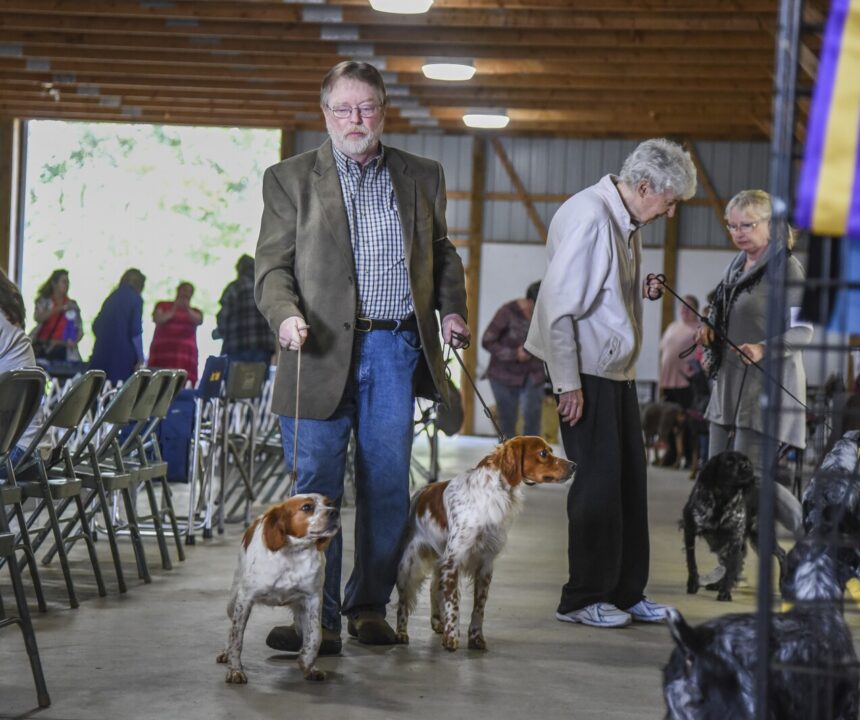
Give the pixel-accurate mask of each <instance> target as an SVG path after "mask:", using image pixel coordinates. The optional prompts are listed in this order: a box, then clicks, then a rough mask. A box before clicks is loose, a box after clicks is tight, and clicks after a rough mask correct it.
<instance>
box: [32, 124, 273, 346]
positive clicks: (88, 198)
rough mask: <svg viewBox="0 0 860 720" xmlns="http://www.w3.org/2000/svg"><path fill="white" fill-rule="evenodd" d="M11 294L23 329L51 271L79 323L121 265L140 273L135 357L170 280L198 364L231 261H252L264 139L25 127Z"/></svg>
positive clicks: (261, 134)
mask: <svg viewBox="0 0 860 720" xmlns="http://www.w3.org/2000/svg"><path fill="white" fill-rule="evenodd" d="M28 129H29V135H28V158H27V191H26V225H25V231H24V233H25V234H24V253H23V275H22V291H23V293H24V299H25V302H26V304H27V310H28V313H29V315H30V323H29V325H28V329H29V328H30V327H32V326H33V324H34V322H33V319H32V312H33V304H34V301H35V295H36V291H37V290H38V288H39V286H40V285H41V284H42V283H43V282H44V281H45V280H46V279H47V278H48V276H49V275H50V274H51V272H52V271H53V270H54V269H55V268H59V267H62V268H65V269H66V270H68V271H69V275H70V282H71V287H70V290H69V295H70V296H71V297H72V298H73V299H74V300H76V301H77V302H78V304H79V305H80V307H81V312H82V315H83V319H84V339H83V340H82V342H81V354H82V356H83V357H84V359H87V358H89V355H90V352H91V350H92V344H93V337H92V333H91V332H90V324H91V323H92V320H93V319H94V318H95V316H96V315H97V314H98V311H99V308H100V307H101V304H102V302H103V301H104V299H105V297H107V295H108V294H109V293H110V292H111V291H112V290H113V289H114V288H115V287H116V285H117V283H118V282H119V278H120V276H121V275H122V273H123V271H125V270H126V269H127V268H129V267H137V268H140V270H142V271H143V273H144V275H146V278H147V281H146V289H145V290H144V302H145V305H144V322H143V326H144V352H145V353H147V354H148V348H149V342H150V340H151V338H152V331H153V327H154V324H153V322H152V310H153V308H154V306H155V303H156V302H158V301H160V300H171V299H173V297H174V296H175V293H176V286H177V284H178V283H179V282H180V281H185V280H187V281H189V282H191V283H193V284H194V286H195V288H196V292H195V294H194V298H193V301H192V304H193V305H194V306H196V307H198V308H200V309H201V310H202V311H203V314H204V324H203V325H202V326H201V328H200V329H199V330H198V334H197V342H198V346H199V348H200V356H201V360H202V359H204V358H205V357H206V356H207V355H209V354H216V353H218V352H219V350H220V345H221V344H220V341H214V340H212V339H211V332H212V329H213V328H214V327H215V313H216V312H217V311H218V300H219V298H220V297H221V292H222V291H223V289H224V286H225V285H227V283H228V282H230V281H231V280H232V279H233V278H234V277H235V264H236V260H237V259H238V257H239V256H240V255H241V254H242V253H248V254H251V255H253V253H254V246H255V244H256V240H257V233H258V231H259V223H260V214H261V212H262V208H263V203H262V195H261V192H262V191H261V188H262V178H263V171H264V170H265V169H266V167H268V166H269V165H272V164H273V163H275V162H277V160H278V142H279V133H278V132H277V131H273V130H247V129H237V128H201V127H179V126H159V125H127V124H107V123H68V122H55V121H32V122H30V123H29V124H28Z"/></svg>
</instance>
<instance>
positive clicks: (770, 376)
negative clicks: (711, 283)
mask: <svg viewBox="0 0 860 720" xmlns="http://www.w3.org/2000/svg"><path fill="white" fill-rule="evenodd" d="M802 6H803V3H802V0H782V1H781V3H780V9H779V27H778V29H777V36H776V57H775V73H774V92H773V125H772V132H771V143H770V179H769V190H770V195H771V198H772V202H773V215H772V220H771V226H772V227H775V228H778V227H780V226H781V224H782V223H783V222H784V221H785V220H787V219H788V215H789V206H790V203H791V192H792V186H791V178H792V145H793V136H794V107H795V88H796V83H797V58H798V47H799V41H800V17H801V9H802ZM785 241H786V238H782V237H771V239H770V242H771V244H773V243H780V244H784V243H785ZM775 249H776V248H775ZM772 257H773V256H772ZM786 268H787V264H786V263H778V262H770V263H768V268H767V281H768V283H769V288H770V297H769V298H768V313H767V337H776V336H778V335H781V334H782V332H783V331H784V327H783V322H784V317H785V311H786V310H785V302H786V298H785V271H786ZM765 369H766V371H767V373H766V375H767V376H766V378H765V381H764V393H763V396H762V412H763V413H764V418H763V419H764V447H763V448H762V459H763V468H764V472H763V476H762V478H761V487H760V489H759V508H758V528H759V530H758V532H759V538H758V553H759V556H758V557H759V572H758V623H757V625H758V634H757V641H758V642H757V644H758V648H757V649H758V653H757V654H758V658H759V663H758V668H757V672H756V717H758V718H767V717H769V711H768V681H769V674H770V660H771V658H770V630H771V628H770V624H771V603H772V594H773V584H772V582H771V567H772V566H771V563H772V558H773V548H774V545H775V543H776V539H775V535H774V482H775V477H776V453H777V440H776V437H777V434H778V429H779V415H780V400H781V395H780V391H779V387H778V379H779V378H781V377H782V348H781V347H771V346H770V345H768V351H767V353H766V355H765Z"/></svg>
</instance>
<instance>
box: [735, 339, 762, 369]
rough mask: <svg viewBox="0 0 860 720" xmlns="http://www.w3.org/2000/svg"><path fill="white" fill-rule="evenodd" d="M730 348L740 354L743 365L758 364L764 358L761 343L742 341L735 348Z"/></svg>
mask: <svg viewBox="0 0 860 720" xmlns="http://www.w3.org/2000/svg"><path fill="white" fill-rule="evenodd" d="M732 350H733V351H734V352H736V353H737V354H738V355H740V357H741V360H742V361H743V364H744V365H752V364H758V363H760V362H761V361H762V358H764V345H762V344H761V343H744V344H743V345H738V349H737V350H735V349H734V348H732Z"/></svg>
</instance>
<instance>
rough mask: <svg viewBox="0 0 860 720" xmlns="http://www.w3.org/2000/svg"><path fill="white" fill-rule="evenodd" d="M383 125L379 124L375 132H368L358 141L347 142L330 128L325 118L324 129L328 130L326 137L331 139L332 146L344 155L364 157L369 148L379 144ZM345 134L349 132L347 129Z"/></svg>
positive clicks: (335, 130) (382, 123)
mask: <svg viewBox="0 0 860 720" xmlns="http://www.w3.org/2000/svg"><path fill="white" fill-rule="evenodd" d="M384 124H385V123H384V122H380V123H379V125H378V126H377V128H376V131H375V132H369V133H368V134H367V135H365V136H364V137H362V138H361V139H360V140H347V139H346V138H344V137H343V136H342V135H341V133H339V132H338V131H337V128H335V127H332V125H331V123H329V121H328V118H326V129H327V130H328V135H329V137H330V138H331V141H332V144H333V145H334V146H335V147H336V148H337V149H338V150H340V151H341V152H342V153H344V154H345V155H364V154H365V153H366V152H368V151H369V150H370V149H371V148H373V147H375V146H376V144H377V143H378V142H379V138H380V137H381V136H382V128H383V125H384ZM346 132H349V129H347V131H346ZM346 132H345V133H344V135H345V134H346Z"/></svg>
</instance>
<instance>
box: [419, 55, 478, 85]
mask: <svg viewBox="0 0 860 720" xmlns="http://www.w3.org/2000/svg"><path fill="white" fill-rule="evenodd" d="M421 72H423V73H424V77H426V78H429V79H430V80H447V81H448V82H462V81H464V80H471V79H472V77H473V76H474V75H475V66H474V64H472V62H471V61H468V60H448V61H444V60H433V61H432V62H428V63H427V64H426V65H423V66H422V67H421Z"/></svg>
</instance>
